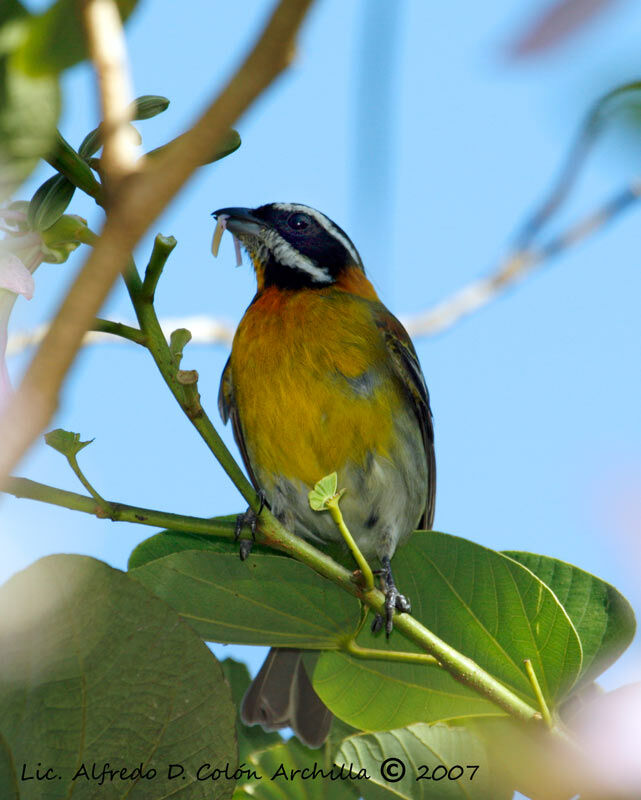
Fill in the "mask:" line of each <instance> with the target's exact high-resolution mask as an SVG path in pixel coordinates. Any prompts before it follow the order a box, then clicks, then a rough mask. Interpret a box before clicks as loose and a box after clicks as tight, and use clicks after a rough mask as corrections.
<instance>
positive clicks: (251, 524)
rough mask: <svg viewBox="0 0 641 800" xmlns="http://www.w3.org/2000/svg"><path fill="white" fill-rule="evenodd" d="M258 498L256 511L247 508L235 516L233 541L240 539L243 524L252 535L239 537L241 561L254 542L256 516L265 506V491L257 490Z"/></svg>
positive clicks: (247, 555) (246, 556)
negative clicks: (258, 502)
mask: <svg viewBox="0 0 641 800" xmlns="http://www.w3.org/2000/svg"><path fill="white" fill-rule="evenodd" d="M258 499H259V500H260V505H259V507H258V511H254V510H253V509H252V508H248V509H247V511H245V512H244V513H243V514H239V515H238V516H237V517H236V529H235V530H234V541H235V542H237V541H238V540H239V539H240V534H241V533H242V531H243V528H244V527H245V526H247V527H248V528H249V530H250V532H251V535H252V538H251V539H240V545H239V551H238V554H239V555H240V560H241V561H245V559H247V558H249V554H250V553H251V551H252V547H253V546H254V542H255V541H256V526H257V524H258V517H259V516H260V512H261V511H262V510H263V508H264V507H265V502H266V499H265V493H264V492H263V491H262V490H259V491H258Z"/></svg>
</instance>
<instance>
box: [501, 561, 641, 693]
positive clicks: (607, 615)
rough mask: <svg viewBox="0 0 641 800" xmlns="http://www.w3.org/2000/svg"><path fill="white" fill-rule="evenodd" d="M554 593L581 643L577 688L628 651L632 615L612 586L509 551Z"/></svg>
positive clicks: (567, 566) (558, 563)
mask: <svg viewBox="0 0 641 800" xmlns="http://www.w3.org/2000/svg"><path fill="white" fill-rule="evenodd" d="M505 555H507V556H510V558H514V559H515V560H516V561H518V562H519V563H520V564H523V566H525V567H527V568H528V569H530V570H531V571H532V572H533V573H534V574H535V575H536V576H537V577H538V578H540V579H541V580H542V581H543V582H544V583H545V584H546V585H547V586H549V587H550V589H551V590H552V591H553V592H554V594H555V595H556V597H557V599H558V600H559V602H560V603H561V604H562V605H563V607H564V608H565V610H566V611H567V613H568V616H569V617H570V619H571V620H572V623H573V625H574V629H575V630H576V632H577V634H578V636H579V639H580V640H581V648H582V651H583V663H582V665H581V675H580V678H579V682H578V683H577V686H578V685H579V684H580V685H585V684H587V683H590V682H591V681H593V680H594V679H595V678H596V677H598V676H599V675H600V674H601V673H602V672H604V671H605V670H606V669H607V668H608V667H609V666H610V665H611V664H613V663H614V662H615V661H616V660H617V658H619V656H620V655H621V653H623V651H624V650H625V649H626V648H627V647H628V645H629V644H630V642H631V641H632V639H633V638H634V633H635V630H636V622H635V619H634V612H633V611H632V607H631V606H630V604H629V603H628V601H627V600H626V599H625V597H623V595H622V594H621V593H620V592H618V591H617V590H616V589H615V588H614V586H611V585H610V584H609V583H606V582H605V581H602V580H601V579H600V578H597V577H595V576H594V575H590V573H589V572H584V571H583V570H582V569H579V568H578V567H575V566H573V565H572V564H567V563H566V562H565V561H559V560H558V559H556V558H550V557H549V556H539V555H535V554H534V553H520V552H516V551H508V552H506V553H505Z"/></svg>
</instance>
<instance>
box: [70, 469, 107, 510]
mask: <svg viewBox="0 0 641 800" xmlns="http://www.w3.org/2000/svg"><path fill="white" fill-rule="evenodd" d="M65 455H66V458H67V461H68V462H69V466H70V467H71V469H72V470H73V471H74V472H75V473H76V477H77V478H78V480H79V481H80V483H81V484H82V485H83V486H84V487H85V489H86V490H87V491H88V492H89V494H90V495H91V496H92V497H93V499H94V500H95V501H96V503H98V505H99V506H100V508H101V509H102V511H103V512H104V516H106V517H108V516H109V512H110V508H109V503H107V501H106V500H105V499H104V497H102V496H101V495H99V494H98V492H97V491H96V490H95V489H94V488H93V486H92V485H91V484H90V483H89V481H88V480H87V478H86V477H85V474H84V472H83V471H82V470H81V469H80V465H79V464H78V459H77V458H76V456H75V453H66V454H65Z"/></svg>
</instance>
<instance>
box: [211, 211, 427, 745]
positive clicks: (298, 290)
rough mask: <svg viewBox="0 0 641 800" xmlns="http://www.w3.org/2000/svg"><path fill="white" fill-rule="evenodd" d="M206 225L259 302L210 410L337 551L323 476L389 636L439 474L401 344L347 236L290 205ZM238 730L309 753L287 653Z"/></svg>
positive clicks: (306, 533) (283, 505)
mask: <svg viewBox="0 0 641 800" xmlns="http://www.w3.org/2000/svg"><path fill="white" fill-rule="evenodd" d="M214 216H215V217H216V218H217V220H218V221H219V226H220V223H221V222H222V224H223V226H224V227H226V228H227V229H228V230H230V231H231V232H232V233H233V234H234V236H235V237H236V239H237V240H239V241H240V243H241V244H242V245H243V247H244V248H245V249H246V250H247V252H248V253H249V255H250V258H251V260H252V262H253V265H254V270H255V272H256V280H257V284H258V291H257V293H256V295H255V297H254V299H253V300H252V302H251V304H250V305H249V307H248V308H247V310H246V312H245V315H244V317H243V319H242V320H241V322H240V325H239V326H238V329H237V331H236V335H235V337H234V343H233V347H232V352H231V356H230V358H229V360H228V362H227V364H226V366H225V369H224V371H223V375H222V380H221V385H220V394H219V407H220V412H221V416H222V418H223V420H224V421H225V422H227V420H228V419H231V421H232V426H233V431H234V437H235V439H236V442H237V444H238V447H239V449H240V452H241V454H242V457H243V461H244V463H245V466H246V468H247V471H248V473H249V475H250V478H251V480H252V482H253V484H254V486H255V487H256V489H257V490H259V491H260V492H261V494H262V496H264V498H265V500H266V503H267V504H268V505H269V507H270V508H271V510H272V512H273V514H274V515H275V516H276V517H278V518H279V519H280V520H281V521H282V522H283V523H284V525H285V527H287V528H288V529H289V530H291V531H293V532H294V533H296V534H298V535H300V536H303V537H304V538H306V539H308V540H310V541H312V542H314V543H318V544H321V545H322V544H323V542H330V541H331V542H334V541H341V534H340V532H339V531H338V529H337V528H336V526H335V524H334V522H333V521H332V519H331V517H330V515H329V514H319V513H317V512H315V511H312V509H311V508H310V506H309V502H308V493H309V491H310V489H311V488H312V487H313V486H314V484H315V483H316V482H317V481H319V480H320V479H321V478H323V477H324V476H325V475H328V474H330V473H332V472H334V471H336V472H337V473H338V486H339V488H342V489H346V492H345V494H344V496H343V497H342V499H341V506H340V507H341V511H342V512H343V516H344V518H345V522H346V524H347V527H348V528H349V530H350V532H351V534H352V536H353V537H354V539H355V540H356V543H357V545H358V546H359V548H360V550H361V552H362V553H363V555H364V556H365V557H366V558H367V560H368V561H372V560H378V561H379V562H380V565H381V568H382V570H381V572H382V575H383V577H384V586H385V594H386V613H387V621H386V629H387V631H388V633H389V631H390V630H391V626H392V615H393V614H394V611H395V609H396V610H398V611H409V610H410V608H409V602H408V601H407V600H406V599H405V598H404V597H403V596H402V595H400V594H399V593H398V591H397V590H396V587H395V585H394V581H393V579H392V573H391V568H390V559H391V558H392V556H393V555H394V551H395V550H396V547H397V546H398V545H399V544H401V543H402V542H403V541H404V540H405V539H407V537H408V536H409V535H410V533H411V532H412V531H413V530H415V529H416V528H423V529H429V528H431V525H432V520H433V517H434V493H435V486H436V468H435V461H434V435H433V428H432V416H431V412H430V406H429V396H428V392H427V388H426V386H425V381H424V378H423V374H422V372H421V367H420V365H419V362H418V358H417V355H416V352H415V350H414V347H413V346H412V342H411V340H410V338H409V336H408V334H407V332H406V331H405V329H404V328H403V326H402V325H401V323H400V322H399V321H398V320H397V319H396V318H395V317H394V316H393V315H392V314H391V313H390V312H389V311H388V310H387V308H385V306H384V305H383V304H382V303H381V302H380V300H379V299H378V297H377V295H376V292H375V291H374V288H373V286H372V284H371V283H370V282H369V280H368V279H367V278H366V277H365V271H364V268H363V264H362V261H361V259H360V256H359V254H358V252H357V251H356V248H355V247H354V245H353V244H352V242H351V240H350V239H349V237H348V236H347V234H346V233H345V232H344V231H343V230H342V229H341V228H339V227H338V225H336V224H335V223H333V222H332V221H331V220H330V219H328V218H327V217H326V216H325V215H324V214H321V213H320V212H319V211H316V210H314V209H313V208H309V207H308V206H304V205H300V204H298V203H270V204H268V205H264V206H260V207H259V208H256V209H253V210H250V209H247V208H221V209H219V210H218V211H215V212H214ZM241 716H242V718H243V720H244V721H245V722H246V723H247V724H256V723H260V724H262V725H263V726H264V727H266V728H268V729H276V728H282V727H286V726H291V727H292V728H293V729H294V730H295V731H296V733H297V734H298V736H299V738H301V739H302V740H303V741H304V742H305V743H306V744H309V745H310V746H316V747H318V746H319V745H320V744H321V743H322V742H323V741H324V739H325V737H326V735H327V732H328V730H329V725H330V723H331V714H330V713H329V711H328V710H327V709H326V708H325V706H324V705H323V703H322V702H321V701H320V698H318V696H317V695H316V693H315V692H314V690H313V688H312V685H311V682H310V680H309V678H308V676H307V674H306V673H305V669H304V666H303V663H302V660H301V659H300V656H299V654H298V653H297V652H296V651H292V650H287V649H272V650H271V651H270V654H269V656H268V658H267V660H266V662H265V664H264V665H263V667H262V669H261V670H260V672H259V674H258V676H257V677H256V679H255V680H254V682H253V684H252V685H251V686H250V688H249V690H248V692H247V694H246V695H245V698H244V700H243V703H242V706H241Z"/></svg>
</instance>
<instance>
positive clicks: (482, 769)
mask: <svg viewBox="0 0 641 800" xmlns="http://www.w3.org/2000/svg"><path fill="white" fill-rule="evenodd" d="M334 761H335V763H336V764H338V765H341V764H343V765H346V768H349V765H350V764H353V768H352V769H353V770H359V769H365V770H366V771H367V774H368V775H369V777H370V781H371V782H372V783H374V784H375V785H376V786H377V787H380V788H381V790H386V791H385V792H384V795H385V796H387V797H390V798H391V797H400V798H405V800H430V799H433V800H459V798H460V800H511V798H512V795H513V794H514V791H513V789H512V788H510V787H508V786H506V785H502V786H501V785H500V782H499V781H498V780H497V778H496V776H495V775H494V774H493V770H492V765H491V764H490V762H489V759H488V755H487V753H486V751H485V748H484V746H483V744H482V743H481V742H480V741H479V739H477V738H476V737H475V736H474V735H473V734H472V733H470V732H469V731H467V730H465V728H460V727H454V728H450V727H448V726H447V725H425V724H422V723H419V724H417V725H411V726H409V727H407V728H400V729H398V730H392V731H387V732H385V733H364V734H360V735H357V736H350V737H349V738H347V739H346V740H345V741H344V742H343V744H342V747H341V748H340V750H339V752H338V753H337V755H336V757H335V759H334ZM365 794H366V796H368V795H367V790H365ZM384 795H383V794H377V795H376V796H377V797H383V796H384Z"/></svg>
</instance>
